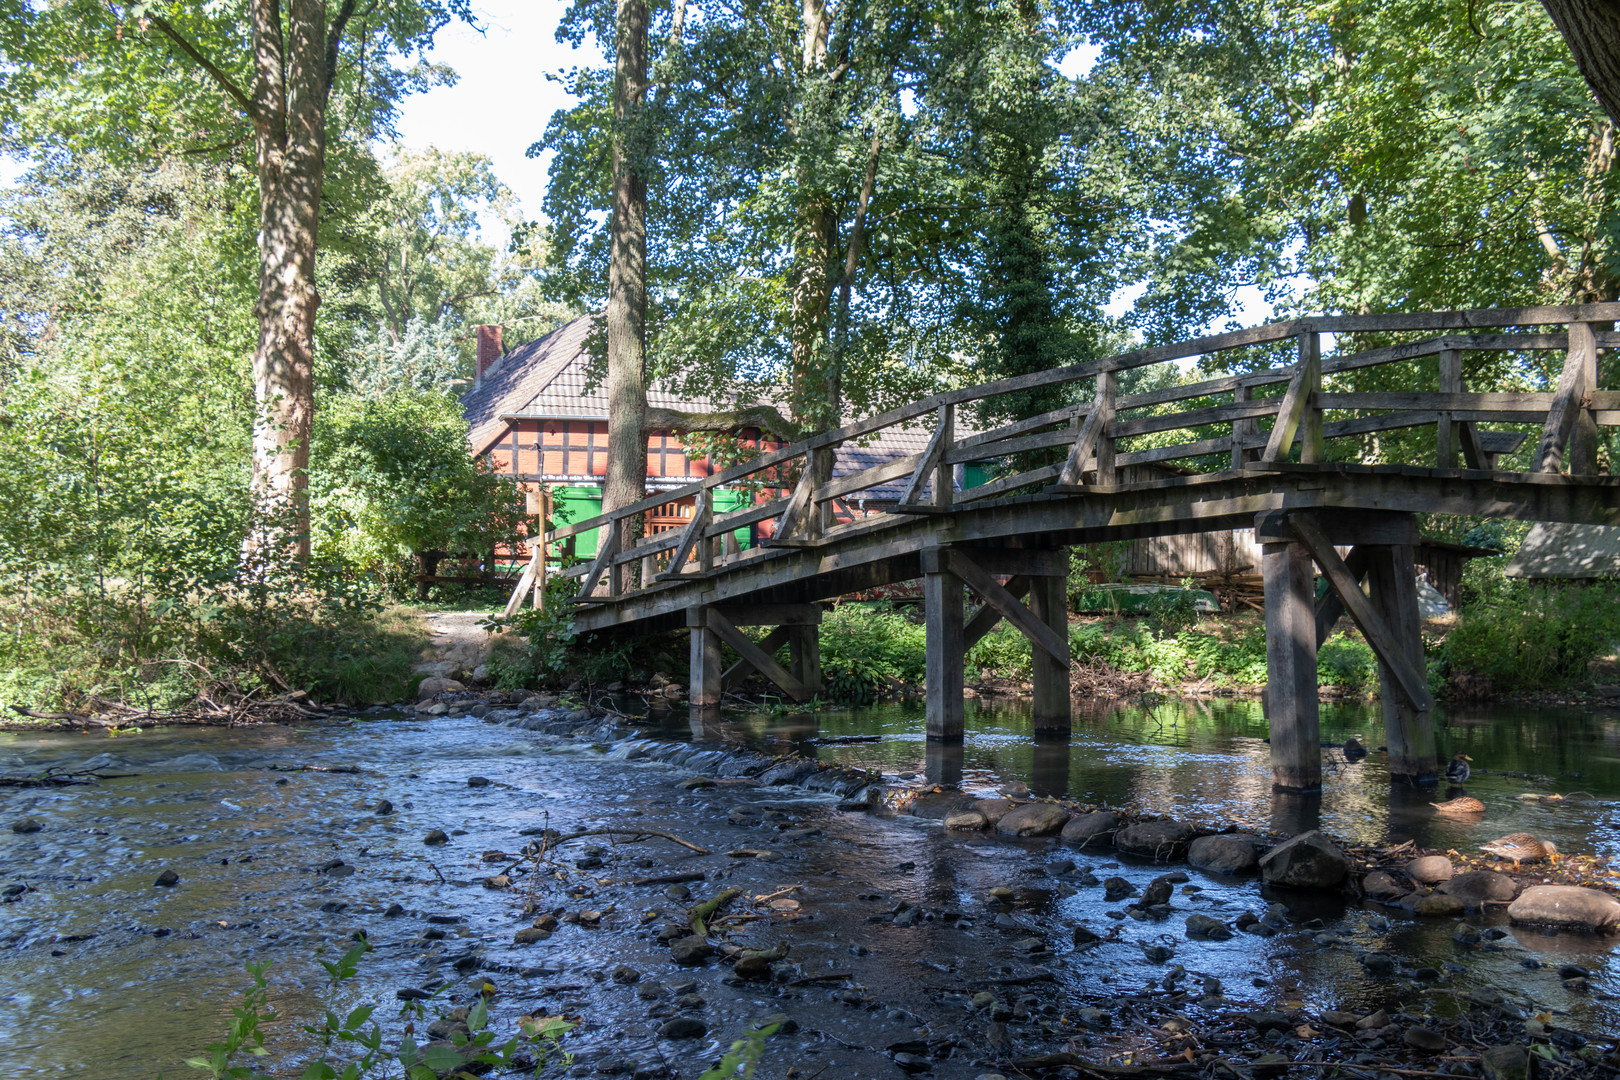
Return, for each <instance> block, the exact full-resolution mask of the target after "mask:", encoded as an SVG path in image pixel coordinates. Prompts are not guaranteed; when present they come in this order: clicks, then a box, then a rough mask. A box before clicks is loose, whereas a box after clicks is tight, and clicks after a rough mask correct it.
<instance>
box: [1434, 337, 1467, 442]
mask: <svg viewBox="0 0 1620 1080" xmlns="http://www.w3.org/2000/svg"><path fill="white" fill-rule="evenodd" d="M1462 388H1463V382H1462V353H1461V352H1459V351H1457V350H1456V349H1441V350H1440V392H1441V393H1442V394H1460V393H1462ZM1456 423H1457V421H1456V418H1455V417H1454V416H1453V415H1452V414H1451V413H1449V412H1446V413H1441V414H1440V416H1439V417H1438V419H1437V420H1436V427H1435V436H1434V445H1435V464H1436V465H1438V466H1440V468H1442V469H1449V468H1451V467H1452V466H1453V465H1456V464H1457V438H1458V436H1457V431H1456Z"/></svg>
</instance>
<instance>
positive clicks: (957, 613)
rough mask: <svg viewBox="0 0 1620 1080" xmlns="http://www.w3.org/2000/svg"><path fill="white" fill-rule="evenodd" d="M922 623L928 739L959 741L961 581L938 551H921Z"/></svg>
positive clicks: (960, 727)
mask: <svg viewBox="0 0 1620 1080" xmlns="http://www.w3.org/2000/svg"><path fill="white" fill-rule="evenodd" d="M921 555H922V569H923V620H924V623H925V624H926V630H927V643H928V644H927V648H928V658H927V665H926V672H927V676H926V677H927V682H928V686H927V699H926V708H925V712H926V714H927V721H928V738H930V739H938V740H942V741H945V742H961V741H962V728H963V715H964V714H963V706H962V684H963V670H962V657H963V653H964V651H965V648H964V644H963V633H962V630H963V626H962V600H963V596H962V579H961V578H959V577H957V576H956V575H955V574H953V573H951V572H950V569H949V561H948V559H947V558H946V557H945V553H944V552H943V551H941V550H940V549H939V548H925V549H924V550H923V551H922V552H921Z"/></svg>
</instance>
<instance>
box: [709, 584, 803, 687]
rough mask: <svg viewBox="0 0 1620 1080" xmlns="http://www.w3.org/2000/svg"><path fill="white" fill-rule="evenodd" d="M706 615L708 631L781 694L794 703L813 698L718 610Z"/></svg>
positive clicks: (784, 669)
mask: <svg viewBox="0 0 1620 1080" xmlns="http://www.w3.org/2000/svg"><path fill="white" fill-rule="evenodd" d="M706 614H707V618H708V626H709V629H710V630H713V631H714V632H715V633H716V634H719V635H720V640H721V641H724V642H725V643H726V644H727V645H730V646H731V647H732V648H733V649H735V650H736V652H737V655H738V656H740V657H742V658H743V659H744V660H746V661H748V663H750V664H752V665H753V666H754V670H755V671H758V672H759V673H760V674H761V675H763V676H765V677H766V678H767V679H769V680H771V682H773V683H775V684H776V685H777V686H779V687H781V688H782V692H783V693H785V694H787V696H788V697H790V698H792V699H793V700H794V701H807V700H809V699H810V698H811V697H812V696H813V695H812V693H811V691H810V689H809V688H808V687H806V686H805V685H804V684H803V683H801V682H799V680H798V679H795V678H794V677H793V676H792V675H791V674H789V673H788V670H787V669H786V668H784V667H783V666H782V665H781V664H778V663H777V662H776V660H775V659H774V658H773V657H771V656H769V655H767V654H766V653H765V651H764V650H762V649H761V648H760V647H759V646H758V645H756V644H754V642H753V641H751V640H749V638H748V636H747V635H746V634H744V633H743V632H742V631H741V630H738V629H737V628H736V627H735V626H733V625H732V622H731V620H730V619H728V618H726V617H725V616H724V615H722V614H721V613H720V611H719V610H718V609H716V608H712V607H711V608H710V609H709V610H708V612H707V613H706Z"/></svg>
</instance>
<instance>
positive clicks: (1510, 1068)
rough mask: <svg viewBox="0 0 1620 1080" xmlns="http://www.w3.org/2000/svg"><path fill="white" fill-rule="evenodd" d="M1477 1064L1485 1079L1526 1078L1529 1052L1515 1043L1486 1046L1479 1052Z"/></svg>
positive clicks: (1517, 1079) (1509, 1079)
mask: <svg viewBox="0 0 1620 1080" xmlns="http://www.w3.org/2000/svg"><path fill="white" fill-rule="evenodd" d="M1479 1066H1480V1068H1481V1069H1483V1070H1484V1072H1485V1080H1527V1078H1528V1077H1529V1076H1530V1053H1529V1051H1527V1050H1525V1048H1524V1047H1523V1046H1520V1045H1518V1044H1516V1043H1514V1044H1509V1045H1507V1046H1488V1047H1486V1048H1485V1049H1483V1050H1481V1051H1480V1052H1479Z"/></svg>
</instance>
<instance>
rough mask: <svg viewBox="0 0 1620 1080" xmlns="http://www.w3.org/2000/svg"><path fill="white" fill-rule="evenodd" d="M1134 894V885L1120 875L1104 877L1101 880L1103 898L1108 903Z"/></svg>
mask: <svg viewBox="0 0 1620 1080" xmlns="http://www.w3.org/2000/svg"><path fill="white" fill-rule="evenodd" d="M1135 895H1136V886H1135V885H1132V884H1131V883H1130V882H1129V881H1126V880H1125V879H1124V878H1122V877H1111V878H1106V879H1104V881H1103V899H1104V900H1106V901H1108V902H1109V903H1110V904H1112V903H1116V902H1118V901H1120V900H1123V899H1125V898H1126V897H1127V896H1135Z"/></svg>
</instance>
